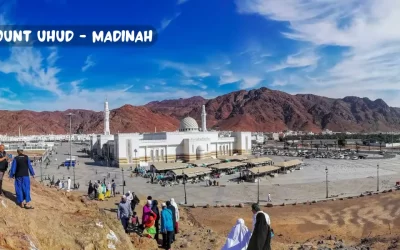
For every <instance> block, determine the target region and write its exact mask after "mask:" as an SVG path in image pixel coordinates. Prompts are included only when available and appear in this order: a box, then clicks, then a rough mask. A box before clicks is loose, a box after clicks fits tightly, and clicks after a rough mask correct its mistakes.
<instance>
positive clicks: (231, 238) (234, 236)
mask: <svg viewBox="0 0 400 250" xmlns="http://www.w3.org/2000/svg"><path fill="white" fill-rule="evenodd" d="M250 237H251V232H250V231H249V229H248V228H247V227H246V225H245V224H244V220H243V219H241V218H240V219H238V220H237V222H236V225H235V226H233V228H232V230H231V232H230V233H229V235H228V239H227V240H226V243H225V245H224V246H223V247H222V249H221V250H246V249H247V245H248V243H249V241H250Z"/></svg>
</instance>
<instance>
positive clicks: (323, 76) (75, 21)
mask: <svg viewBox="0 0 400 250" xmlns="http://www.w3.org/2000/svg"><path fill="white" fill-rule="evenodd" d="M0 7H1V8H0V9H1V10H2V11H3V13H1V16H0V22H2V23H5V24H24V25H26V24H30V25H60V24H63V25H152V26H154V27H155V28H156V29H157V30H158V32H159V36H158V41H157V43H156V44H155V45H153V46H151V47H148V48H135V47H102V48H99V47H93V48H92V47H68V48H67V47H51V48H45V47H2V48H0V109H17V110H18V109H31V110H65V109H69V108H80V109H94V110H101V109H102V102H103V101H104V99H105V98H106V97H107V98H108V100H109V102H110V106H111V108H117V107H119V106H122V105H123V104H126V103H129V104H133V105H141V104H145V103H147V102H150V101H153V100H163V99H173V98H187V97H190V96H195V95H200V96H203V97H205V98H212V97H215V96H218V95H221V94H225V93H228V92H231V91H235V90H239V89H252V88H259V87H263V86H265V87H268V88H271V89H277V90H282V91H285V92H288V93H292V94H295V93H313V94H318V95H324V96H329V97H335V98H338V97H344V96H348V95H356V96H361V97H369V98H371V99H376V98H383V99H384V100H385V101H386V102H387V103H388V104H389V105H392V106H400V99H399V98H398V95H399V89H400V84H399V80H400V70H399V68H400V67H399V65H400V63H399V62H400V56H399V54H400V43H399V42H400V29H398V28H397V25H398V24H399V23H400V1H393V0H343V1H342V0H339V1H337V0H314V1H313V0H237V1H235V0H186V1H185V0H129V1H127V0H125V1H122V0H114V1H104V0H98V1H92V0H85V1H82V0H80V1H77V0H35V1H32V0H20V1H19V0H14V1H10V0H7V1H4V3H3V5H1V6H0Z"/></svg>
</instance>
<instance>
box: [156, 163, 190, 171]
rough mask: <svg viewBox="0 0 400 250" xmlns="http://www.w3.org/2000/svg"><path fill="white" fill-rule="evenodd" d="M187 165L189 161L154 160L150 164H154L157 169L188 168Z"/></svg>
mask: <svg viewBox="0 0 400 250" xmlns="http://www.w3.org/2000/svg"><path fill="white" fill-rule="evenodd" d="M187 165H188V164H187V163H181V162H154V163H151V164H150V166H153V167H154V168H155V169H156V170H157V171H166V170H173V169H181V168H186V167H187Z"/></svg>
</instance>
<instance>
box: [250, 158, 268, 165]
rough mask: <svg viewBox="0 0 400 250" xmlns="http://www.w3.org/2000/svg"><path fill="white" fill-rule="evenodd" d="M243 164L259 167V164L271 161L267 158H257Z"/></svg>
mask: <svg viewBox="0 0 400 250" xmlns="http://www.w3.org/2000/svg"><path fill="white" fill-rule="evenodd" d="M244 162H246V163H249V164H253V165H259V164H263V163H267V162H272V159H271V158H269V157H259V158H253V159H249V160H247V161H244Z"/></svg>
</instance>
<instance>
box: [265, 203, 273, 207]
mask: <svg viewBox="0 0 400 250" xmlns="http://www.w3.org/2000/svg"><path fill="white" fill-rule="evenodd" d="M265 206H266V207H273V206H274V205H273V204H272V203H267V205H265Z"/></svg>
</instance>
